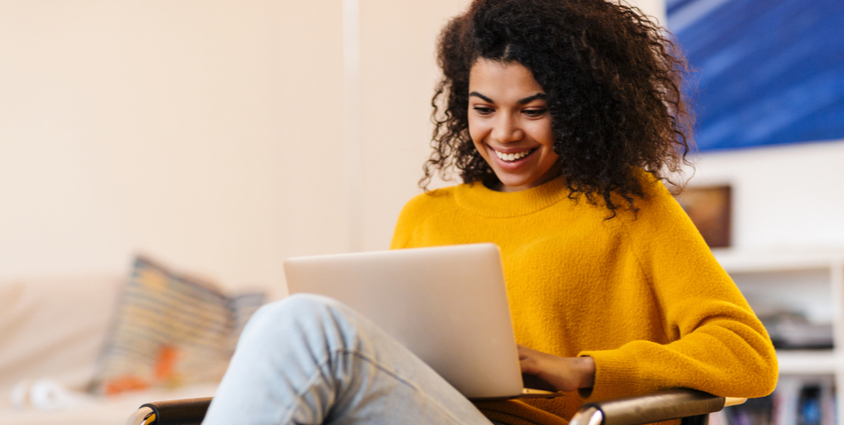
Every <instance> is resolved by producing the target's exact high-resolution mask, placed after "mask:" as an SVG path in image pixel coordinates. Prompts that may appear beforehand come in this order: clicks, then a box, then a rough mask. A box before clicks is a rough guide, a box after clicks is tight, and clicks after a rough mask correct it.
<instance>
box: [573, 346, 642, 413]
mask: <svg viewBox="0 0 845 425" xmlns="http://www.w3.org/2000/svg"><path fill="white" fill-rule="evenodd" d="M578 356H579V357H580V356H590V357H592V358H593V360H594V361H595V362H596V379H595V383H594V384H593V389H592V391H589V392H588V394H585V391H582V392H581V395H582V396H586V397H587V400H586V401H587V402H591V401H600V400H607V399H611V398H618V397H626V396H630V395H633V394H639V393H640V392H641V391H640V385H639V384H640V383H641V382H642V380H641V377H640V374H639V371H638V370H637V367H636V364H637V362H636V361H635V360H634V359H631V358H630V357H628V356H626V355H625V353H623V352H621V351H620V350H608V351H583V352H581V353H579V354H578Z"/></svg>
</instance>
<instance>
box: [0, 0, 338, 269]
mask: <svg viewBox="0 0 845 425" xmlns="http://www.w3.org/2000/svg"><path fill="white" fill-rule="evenodd" d="M341 28H342V16H341V9H340V1H339V0H336V1H309V2H278V1H270V0H266V1H250V2H241V1H235V0H231V1H220V0H218V1H209V0H196V1H178V2H171V1H122V2H114V1H110V0H102V1H94V0H89V1H74V2H52V1H25V2H22V1H3V2H0V277H3V278H9V277H15V276H30V275H43V274H67V273H87V272H92V271H93V272H97V271H115V272H124V271H126V270H128V265H129V261H130V258H131V255H132V253H133V252H135V251H137V250H141V251H145V252H148V253H151V254H153V255H154V256H157V257H159V258H161V259H163V260H164V261H165V262H169V263H171V264H172V265H174V266H176V267H178V268H182V269H186V270H192V271H199V272H203V273H206V274H209V275H211V276H214V277H217V278H218V279H220V280H222V281H223V283H224V284H227V285H243V284H249V283H261V284H266V283H276V284H279V283H280V277H281V275H282V268H281V261H282V259H283V258H284V257H286V256H290V255H295V254H310V253H320V252H337V251H343V250H346V249H347V238H348V228H347V226H346V222H345V217H346V203H345V201H344V188H343V186H342V184H339V178H338V172H337V170H342V169H343V167H344V166H345V161H344V158H345V153H344V151H343V145H342V137H343V129H342V123H343V119H342V116H343V113H344V110H343V102H342V93H343V83H342V72H343V64H342V54H341V52H342V36H341Z"/></svg>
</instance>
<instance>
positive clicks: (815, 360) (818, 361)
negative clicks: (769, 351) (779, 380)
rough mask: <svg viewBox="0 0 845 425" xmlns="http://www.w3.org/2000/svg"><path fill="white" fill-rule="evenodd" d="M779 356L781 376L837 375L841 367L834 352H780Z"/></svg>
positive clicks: (839, 360)
mask: <svg viewBox="0 0 845 425" xmlns="http://www.w3.org/2000/svg"><path fill="white" fill-rule="evenodd" d="M777 355H778V365H779V367H780V373H781V374H791V375H820V374H835V373H839V372H838V371H839V368H840V366H841V359H840V358H838V357H839V356H837V354H836V352H834V351H833V350H778V352H777Z"/></svg>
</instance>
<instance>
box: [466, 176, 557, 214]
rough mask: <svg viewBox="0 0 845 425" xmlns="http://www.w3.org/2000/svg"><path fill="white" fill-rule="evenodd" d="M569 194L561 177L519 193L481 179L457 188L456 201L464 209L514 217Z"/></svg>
mask: <svg viewBox="0 0 845 425" xmlns="http://www.w3.org/2000/svg"><path fill="white" fill-rule="evenodd" d="M567 196H569V188H567V187H566V182H565V179H564V178H563V176H561V177H558V178H556V179H554V180H551V181H549V182H546V183H543V184H541V185H540V186H537V187H532V188H531V189H526V190H521V191H519V192H497V191H495V190H492V189H490V188H488V187H486V186H484V185H483V184H482V183H481V182H475V183H465V184H461V185H459V186H457V187H456V190H455V201H456V202H457V203H458V205H459V206H461V207H462V208H464V209H467V210H469V211H471V212H474V213H476V214H480V215H484V216H488V217H515V216H520V215H527V214H531V213H534V212H537V211H540V210H542V209H544V208H548V207H550V206H552V205H554V204H556V203H558V202H560V201H561V200H563V199H566V198H567Z"/></svg>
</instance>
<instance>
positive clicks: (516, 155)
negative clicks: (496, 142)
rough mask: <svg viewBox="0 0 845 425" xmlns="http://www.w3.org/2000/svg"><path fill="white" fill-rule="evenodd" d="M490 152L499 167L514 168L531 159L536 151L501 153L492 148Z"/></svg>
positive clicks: (525, 150) (524, 150)
mask: <svg viewBox="0 0 845 425" xmlns="http://www.w3.org/2000/svg"><path fill="white" fill-rule="evenodd" d="M490 150H492V151H493V154H494V155H495V156H496V159H497V161H496V162H498V163H499V164H500V165H501V166H503V167H506V168H516V167H519V166H520V165H522V164H523V163H524V162H525V161H526V160H528V159H529V157H531V154H533V153H534V152H535V151H536V150H537V149H536V148H534V149H520V150H512V151H510V152H502V151H498V150H496V149H493V148H492V147H491V148H490Z"/></svg>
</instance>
